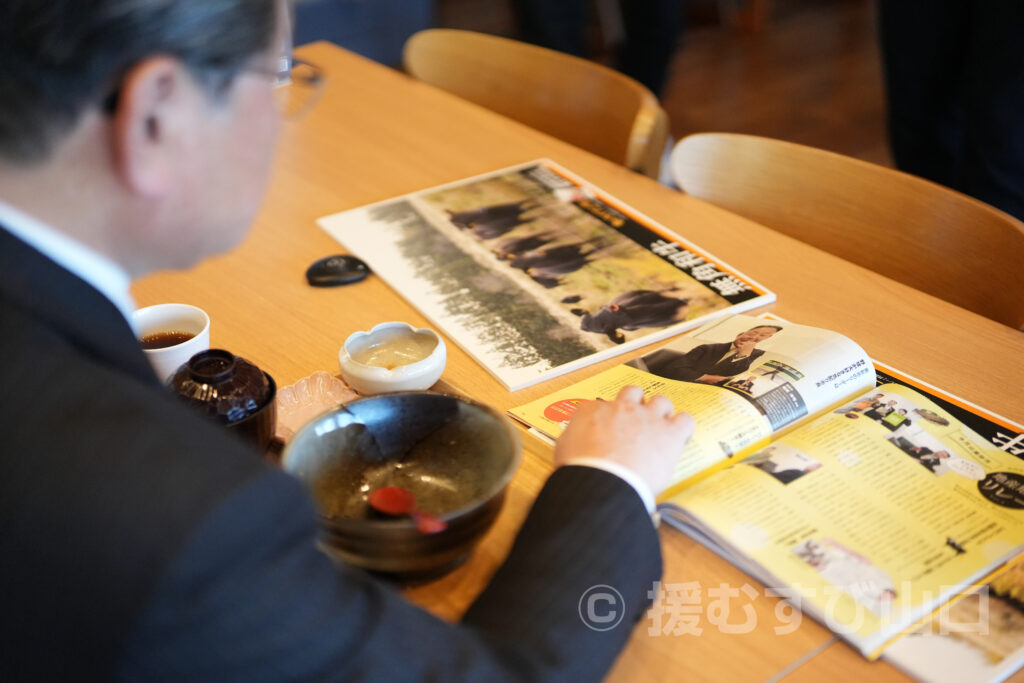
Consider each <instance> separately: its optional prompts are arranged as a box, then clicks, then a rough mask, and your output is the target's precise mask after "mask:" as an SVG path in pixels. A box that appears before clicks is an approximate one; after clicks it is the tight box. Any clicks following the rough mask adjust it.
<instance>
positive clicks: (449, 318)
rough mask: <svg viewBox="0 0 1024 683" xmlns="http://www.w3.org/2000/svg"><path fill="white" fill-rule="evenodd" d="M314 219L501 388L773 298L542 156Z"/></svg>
mask: <svg viewBox="0 0 1024 683" xmlns="http://www.w3.org/2000/svg"><path fill="white" fill-rule="evenodd" d="M318 223H319V224H320V226H321V227H322V228H323V229H324V230H325V231H326V232H327V233H328V234H330V235H331V236H332V237H334V238H335V239H336V240H337V241H339V242H340V243H341V244H343V245H344V246H345V247H346V248H348V249H349V250H351V251H352V252H353V253H355V254H357V255H358V256H360V257H361V258H362V259H363V260H365V261H366V262H367V263H368V264H369V265H370V266H371V268H373V270H374V272H375V273H376V274H377V275H378V276H380V277H381V278H383V279H384V280H385V281H386V282H387V283H388V284H389V285H390V286H391V287H393V288H394V289H395V290H396V291H397V292H398V293H399V294H401V295H402V296H403V297H405V298H406V299H407V300H409V301H410V302H411V303H412V304H413V305H414V306H416V307H417V308H418V309H419V310H420V312H421V313H423V315H425V316H426V317H427V318H429V319H430V320H431V322H432V323H433V324H434V325H436V326H437V327H439V328H440V329H441V330H443V331H444V333H445V334H447V335H448V336H449V337H450V338H451V339H452V340H453V341H454V342H455V343H457V344H458V345H459V346H461V347H462V348H463V349H464V350H465V351H466V352H467V353H468V354H469V355H471V356H472V357H473V358H475V359H476V360H477V362H479V363H480V364H481V365H483V366H484V367H485V368H486V369H487V370H488V371H489V372H490V373H491V374H493V375H494V376H495V377H496V378H497V379H498V380H499V381H500V382H502V384H504V385H505V386H506V387H507V388H508V389H510V390H516V389H520V388H522V387H525V386H528V385H531V384H534V383H536V382H539V381H542V380H545V379H549V378H551V377H554V376H556V375H559V374H562V373H565V372H569V371H571V370H575V369H577V368H580V367H583V366H585V365H588V364H590V363H593V362H595V361H597V360H601V359H603V358H608V357H610V356H613V355H616V354H618V353H622V352H624V351H628V350H630V349H634V348H638V347H640V346H643V345H645V344H649V343H651V342H653V341H656V340H659V339H665V338H667V337H670V336H672V335H673V334H678V333H679V332H681V331H683V330H686V329H691V328H694V327H698V326H699V325H701V324H703V323H705V322H707V321H708V320H711V319H713V318H716V317H718V316H721V315H723V314H726V313H729V312H740V311H747V310H751V309H753V308H756V307H758V306H762V305H764V304H767V303H770V302H772V301H774V299H775V296H774V294H772V293H771V292H769V291H767V290H766V289H764V288H763V287H761V286H760V285H759V284H757V283H756V282H754V281H753V280H751V279H750V278H748V277H746V276H745V275H743V274H741V273H738V272H737V271H735V270H734V269H732V268H730V267H729V266H727V265H725V264H724V263H722V262H721V261H719V260H717V259H715V258H714V257H712V256H711V255H709V254H707V253H706V252H704V251H702V250H701V249H700V248H699V247H697V246H695V245H693V244H690V243H689V242H687V241H685V240H684V239H682V238H680V237H678V236H677V235H675V234H673V233H672V232H671V231H669V230H668V229H667V228H665V227H664V226H662V225H659V224H657V223H655V222H654V221H652V220H651V219H649V218H647V217H646V216H643V215H642V214H640V213H639V212H637V211H635V210H634V209H632V208H631V207H629V206H627V205H625V204H623V203H621V202H619V201H618V200H616V199H615V198H613V197H611V196H609V195H607V194H605V193H604V192H602V191H601V190H599V189H597V188H595V187H593V186H591V185H589V184H587V183H586V182H585V181H583V180H582V179H580V178H578V177H577V176H575V175H573V174H572V173H570V172H569V171H567V170H566V169H564V168H562V167H560V166H558V165H556V164H554V163H553V162H551V161H548V160H539V161H533V162H530V163H527V164H523V165H520V166H516V167H513V168H508V169H504V170H501V171H496V172H494V173H489V174H486V175H482V176H477V177H475V178H469V179H466V180H460V181H458V182H454V183H450V184H448V185H444V186H441V187H435V188H431V189H428V190H423V191H421V192H415V193H412V194H409V195H405V196H403V197H398V198H395V199H390V200H387V201H383V202H379V203H377V204H373V205H370V206H365V207H361V208H358V209H352V210H350V211H345V212H343V213H339V214H335V215H333V216H327V217H325V218H321V219H320V220H319V221H318Z"/></svg>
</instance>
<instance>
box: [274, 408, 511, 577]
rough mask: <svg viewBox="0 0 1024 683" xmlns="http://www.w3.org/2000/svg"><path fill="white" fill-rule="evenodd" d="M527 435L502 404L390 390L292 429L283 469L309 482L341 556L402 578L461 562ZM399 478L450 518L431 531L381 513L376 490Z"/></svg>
mask: <svg viewBox="0 0 1024 683" xmlns="http://www.w3.org/2000/svg"><path fill="white" fill-rule="evenodd" d="M521 455H522V454H521V444H520V441H519V435H518V433H517V432H516V430H515V428H514V427H513V426H512V425H511V423H510V422H509V421H508V420H507V419H505V417H504V416H502V415H501V414H500V413H498V412H497V411H495V410H493V409H491V408H489V407H487V406H485V405H482V404H480V403H476V402H473V401H469V400H466V399H461V398H456V397H454V396H448V395H445V394H436V393H429V392H405V393H395V394H384V395H380V396H373V397H369V398H364V399H359V400H356V401H353V402H351V403H347V404H346V405H344V406H341V407H339V408H336V409H334V410H331V411H328V412H326V413H324V414H322V415H320V416H319V417H318V418H316V419H314V420H313V421H311V422H309V423H308V424H306V425H305V426H304V427H302V428H301V429H300V430H299V431H298V432H296V434H295V436H293V437H292V438H291V440H290V441H289V442H288V445H287V446H286V447H285V449H284V452H283V453H282V456H281V461H282V466H283V467H284V469H285V470H286V471H288V472H290V473H292V474H293V475H295V476H297V477H298V478H299V479H300V480H302V481H303V482H304V483H305V484H306V485H307V486H308V487H309V489H310V491H311V493H312V495H313V498H314V499H315V501H316V503H317V507H318V509H319V512H320V521H321V528H322V540H323V545H324V547H325V549H326V550H327V551H328V552H329V553H330V554H332V555H333V556H335V557H337V558H340V559H342V560H344V561H346V562H348V563H350V564H353V565H356V566H358V567H362V568H364V569H367V570H370V571H374V572H382V573H385V574H390V575H393V576H396V577H398V578H402V579H417V578H426V577H431V576H436V575H440V574H442V573H444V572H446V571H449V570H451V569H453V568H455V567H456V566H458V565H459V564H460V563H461V562H462V561H463V560H465V559H466V557H468V556H469V553H470V551H471V550H472V548H473V546H474V545H475V544H476V542H477V541H478V540H479V539H480V537H481V536H482V535H483V534H484V532H485V531H487V529H488V528H489V527H490V526H491V523H492V522H493V521H494V519H495V517H497V515H498V512H499V510H500V509H501V504H502V501H503V500H504V496H505V489H506V487H507V486H508V483H509V481H510V480H511V479H512V475H513V474H515V471H516V469H517V468H518V467H519V461H520V458H521ZM384 486H400V487H402V488H405V489H408V490H410V491H412V492H413V494H415V496H416V502H417V508H419V509H420V510H424V511H425V512H428V513H430V514H432V515H435V516H437V517H439V518H440V519H441V520H443V521H444V522H445V523H446V524H447V527H446V528H445V529H444V530H443V531H440V532H438V533H433V534H424V533H421V532H420V531H418V530H417V529H416V526H415V525H414V523H413V522H412V520H411V519H408V518H404V517H402V518H382V517H381V516H380V515H378V514H377V513H375V512H374V511H372V510H371V509H370V508H369V505H368V504H367V497H368V496H369V494H370V492H371V491H373V490H375V489H377V488H380V487H384Z"/></svg>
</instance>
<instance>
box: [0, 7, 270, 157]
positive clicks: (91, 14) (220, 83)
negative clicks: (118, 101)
mask: <svg viewBox="0 0 1024 683" xmlns="http://www.w3.org/2000/svg"><path fill="white" fill-rule="evenodd" d="M275 25H276V3H275V0H2V1H0V159H6V160H10V161H14V162H24V163H31V162H34V161H41V160H43V159H46V158H47V157H48V156H49V155H50V153H51V152H52V150H53V148H54V146H55V145H56V144H57V142H58V141H59V140H60V139H61V138H62V137H63V136H64V135H65V134H66V133H67V132H68V131H69V130H71V128H73V127H74V125H75V123H76V122H77V121H78V119H79V117H80V116H81V115H82V113H83V112H84V111H85V110H86V109H88V108H89V107H91V106H93V105H99V104H100V103H101V102H102V100H104V98H106V97H107V96H109V95H111V94H112V93H116V92H117V89H118V86H119V84H120V81H121V79H122V78H123V77H124V75H125V73H126V72H127V71H128V70H129V69H130V68H131V67H132V66H133V65H134V64H136V63H138V62H139V61H141V60H143V59H145V58H147V57H150V56H155V55H169V56H172V57H176V58H178V59H180V60H181V61H182V62H183V63H184V64H185V65H186V66H187V67H188V69H189V71H190V72H191V73H192V75H193V76H194V77H195V78H196V80H197V82H199V83H200V84H201V85H202V86H203V87H204V89H206V90H207V92H208V93H209V94H210V95H211V96H216V95H217V94H218V93H221V92H223V91H224V89H225V88H226V87H227V86H228V85H229V84H230V83H231V81H232V80H233V78H234V77H235V76H236V75H237V74H238V73H239V72H240V71H241V70H242V69H243V68H244V67H245V66H246V65H247V63H248V62H249V61H250V60H251V59H252V58H253V57H254V56H255V55H257V54H259V53H260V52H262V51H264V50H266V49H267V48H269V46H270V42H271V40H272V38H273V35H274V29H275Z"/></svg>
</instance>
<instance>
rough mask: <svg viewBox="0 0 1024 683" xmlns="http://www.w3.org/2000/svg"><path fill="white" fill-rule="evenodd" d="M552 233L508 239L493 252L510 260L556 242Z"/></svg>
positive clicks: (501, 242)
mask: <svg viewBox="0 0 1024 683" xmlns="http://www.w3.org/2000/svg"><path fill="white" fill-rule="evenodd" d="M554 239H555V238H554V237H553V236H552V235H551V234H550V233H546V232H545V233H541V234H539V235H527V236H526V237H506V238H505V239H503V240H501V241H500V242H498V243H497V244H496V245H495V246H494V248H493V249H492V250H491V251H493V252H494V253H495V255H496V256H497V257H498V258H500V259H510V258H513V257H515V256H518V255H519V254H525V253H526V252H528V251H534V250H536V249H540V248H542V247H544V246H546V245H548V244H550V243H551V242H553V241H554Z"/></svg>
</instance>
